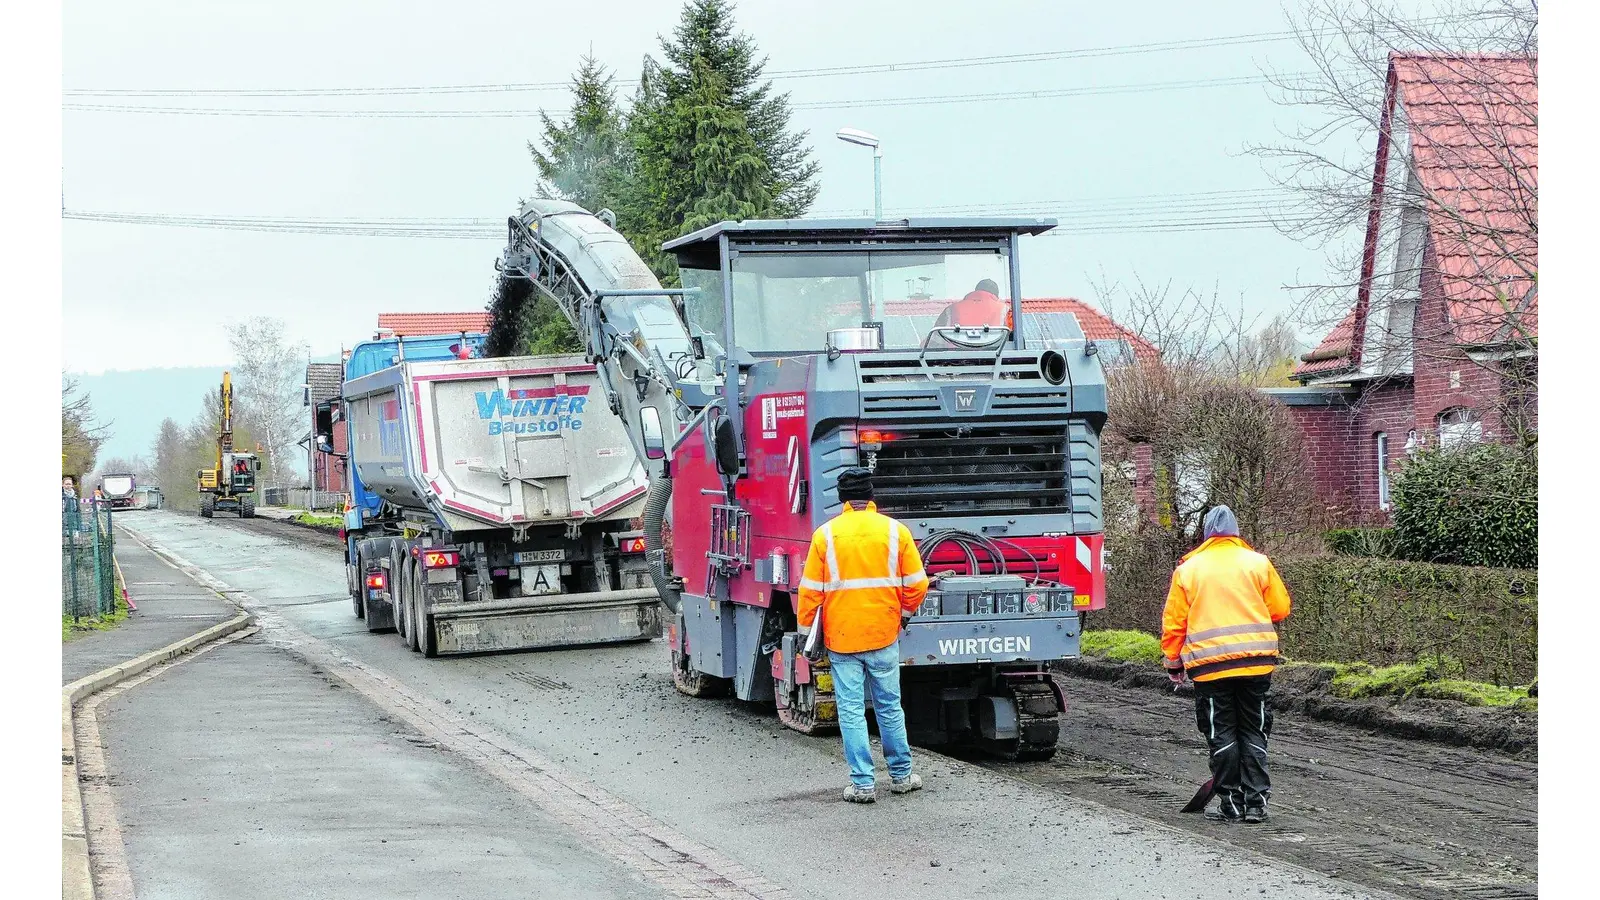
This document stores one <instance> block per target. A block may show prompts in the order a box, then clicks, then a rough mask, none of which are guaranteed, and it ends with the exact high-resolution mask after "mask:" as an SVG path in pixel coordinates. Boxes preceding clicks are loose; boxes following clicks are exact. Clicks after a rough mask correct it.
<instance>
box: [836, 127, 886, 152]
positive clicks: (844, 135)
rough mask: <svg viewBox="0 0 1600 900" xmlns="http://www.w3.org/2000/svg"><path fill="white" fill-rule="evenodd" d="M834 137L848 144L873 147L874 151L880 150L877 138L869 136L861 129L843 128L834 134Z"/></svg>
mask: <svg viewBox="0 0 1600 900" xmlns="http://www.w3.org/2000/svg"><path fill="white" fill-rule="evenodd" d="M834 137H836V138H838V139H839V140H841V141H844V142H845V143H846V144H857V145H859V146H862V147H871V148H872V149H874V150H876V149H878V138H877V136H876V135H872V134H868V133H867V132H865V131H862V130H861V129H859V128H841V129H839V130H838V131H837V132H835V133H834Z"/></svg>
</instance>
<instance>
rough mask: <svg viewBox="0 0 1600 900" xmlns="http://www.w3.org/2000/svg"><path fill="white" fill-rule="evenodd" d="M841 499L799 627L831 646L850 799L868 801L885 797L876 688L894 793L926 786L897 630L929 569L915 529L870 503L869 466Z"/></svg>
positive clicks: (820, 545) (807, 586) (814, 543)
mask: <svg viewBox="0 0 1600 900" xmlns="http://www.w3.org/2000/svg"><path fill="white" fill-rule="evenodd" d="M839 500H840V501H841V502H842V503H843V504H844V509H843V510H841V511H840V512H839V515H838V516H836V517H835V518H833V519H832V520H830V521H828V522H827V523H825V524H824V525H823V526H822V527H821V528H818V529H817V532H816V534H814V535H812V537H811V551H810V554H809V555H808V556H807V557H806V569H805V574H804V575H803V576H802V578H801V580H800V605H799V607H798V608H797V609H796V610H795V617H796V619H797V620H798V621H799V625H800V631H801V633H802V634H809V633H810V631H811V629H812V628H813V627H820V628H821V629H822V634H821V638H822V641H823V643H824V644H825V645H827V648H828V664H829V666H830V671H831V672H832V673H833V696H834V700H835V701H836V702H837V703H838V708H839V734H840V736H841V737H843V738H844V758H845V762H846V763H848V764H849V766H850V785H849V787H846V788H845V789H844V799H846V800H848V801H850V802H851V803H871V802H873V801H875V800H877V799H878V780H877V775H876V774H875V770H874V768H873V763H872V744H871V743H869V742H868V740H867V706H866V692H867V690H868V688H869V687H870V688H871V690H872V709H873V712H874V713H875V714H876V716H877V719H878V736H879V737H880V738H881V739H882V741H883V756H884V759H885V760H886V761H887V762H888V764H889V790H890V792H891V793H895V794H908V793H910V792H912V791H915V790H920V789H921V788H922V776H920V775H918V774H916V773H915V772H912V771H911V743H910V741H909V740H908V739H907V738H906V716H905V710H904V709H903V708H902V707H901V706H900V631H901V630H902V629H904V628H905V626H906V623H907V622H909V621H910V618H911V614H912V613H914V612H916V610H917V607H919V606H921V605H922V598H923V597H925V596H927V593H928V576H927V573H926V572H924V571H923V568H922V557H921V556H920V555H919V554H918V553H917V542H916V541H915V540H913V539H912V537H911V531H910V529H908V528H906V526H904V525H902V524H900V523H899V522H896V521H895V520H894V519H891V518H889V517H888V516H886V515H884V514H882V513H880V512H878V507H877V505H876V504H874V503H873V502H872V473H871V472H869V471H868V470H866V469H854V468H853V469H846V470H844V472H843V473H841V474H840V475H839Z"/></svg>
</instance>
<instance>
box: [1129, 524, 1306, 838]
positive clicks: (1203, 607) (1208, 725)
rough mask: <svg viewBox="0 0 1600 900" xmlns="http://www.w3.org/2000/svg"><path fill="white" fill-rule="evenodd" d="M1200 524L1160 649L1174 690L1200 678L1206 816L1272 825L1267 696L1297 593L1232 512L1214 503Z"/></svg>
mask: <svg viewBox="0 0 1600 900" xmlns="http://www.w3.org/2000/svg"><path fill="white" fill-rule="evenodd" d="M1202 528H1203V531H1202V534H1203V536H1204V538H1205V541H1204V542H1203V543H1202V544H1201V545H1200V546H1198V547H1196V548H1195V549H1193V550H1191V551H1189V553H1188V554H1187V555H1185V556H1184V557H1183V559H1182V560H1181V561H1180V562H1179V563H1178V568H1177V571H1175V572H1173V573H1172V587H1171V589H1170V590H1169V591H1168V592H1167V606H1166V610H1165V612H1164V613H1163V614H1162V628H1161V650H1162V653H1163V655H1164V656H1165V657H1166V659H1165V665H1166V668H1167V674H1168V676H1169V677H1170V678H1171V679H1172V683H1173V684H1182V683H1183V680H1184V678H1185V677H1187V678H1189V679H1191V680H1193V681H1194V703H1195V716H1196V719H1197V722H1198V724H1199V727H1200V733H1201V734H1202V735H1204V736H1205V739H1206V744H1207V746H1208V747H1209V749H1210V751H1211V779H1212V780H1211V784H1212V790H1213V792H1214V795H1215V796H1216V797H1217V800H1218V807H1217V809H1215V810H1207V812H1206V817H1207V818H1210V819H1215V820H1220V821H1224V822H1238V821H1241V820H1242V821H1244V822H1247V823H1250V824H1256V823H1259V822H1264V821H1266V819H1267V798H1268V796H1269V795H1270V794H1271V787H1272V783H1271V781H1269V780H1268V778H1267V735H1268V734H1271V733H1272V708H1271V705H1270V701H1269V699H1268V697H1267V694H1268V692H1269V691H1270V690H1271V688H1272V670H1273V668H1274V667H1276V665H1277V663H1278V631H1277V628H1276V627H1275V625H1276V623H1278V622H1281V621H1283V620H1284V619H1286V618H1288V617H1289V591H1288V589H1287V588H1285V587H1284V586H1283V579H1282V578H1280V577H1279V576H1278V570H1277V569H1276V568H1274V567H1273V565H1272V561H1271V560H1269V559H1267V558H1266V557H1265V556H1264V555H1262V554H1260V553H1257V552H1256V551H1255V550H1252V549H1251V548H1250V545H1249V544H1246V543H1245V542H1244V538H1242V537H1240V536H1239V521H1238V519H1237V518H1236V517H1235V516H1234V514H1233V510H1231V509H1229V508H1228V507H1226V506H1217V507H1213V508H1212V509H1211V511H1210V512H1208V513H1206V517H1205V520H1204V522H1203V523H1202ZM1196 799H1197V800H1198V799H1200V798H1198V797H1197V798H1196Z"/></svg>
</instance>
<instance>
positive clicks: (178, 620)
mask: <svg viewBox="0 0 1600 900" xmlns="http://www.w3.org/2000/svg"><path fill="white" fill-rule="evenodd" d="M116 546H117V550H116V555H117V563H118V564H119V565H120V566H121V567H122V576H123V578H125V579H127V587H128V595H129V596H130V597H132V598H133V603H134V605H135V606H137V607H139V611H138V612H134V613H129V615H128V618H127V620H125V621H123V622H121V623H119V624H118V625H117V626H116V627H115V628H111V629H109V630H107V631H90V632H86V633H84V634H80V635H78V636H76V637H74V638H73V639H72V640H70V641H67V642H65V643H63V644H62V645H61V683H62V684H67V683H69V682H73V681H77V680H78V679H79V678H82V677H84V676H85V675H92V674H94V673H95V672H98V671H100V670H101V669H105V668H108V667H110V666H115V665H120V664H121V663H125V662H127V661H128V660H130V659H133V658H134V657H136V656H141V655H143V654H146V653H149V652H150V651H152V650H159V649H161V648H162V647H165V646H167V645H168V644H173V643H176V642H178V641H181V640H183V639H184V638H186V637H188V636H190V635H192V634H198V633H199V632H202V631H204V630H206V629H207V628H210V627H211V626H213V625H216V624H217V623H219V622H226V621H227V620H229V619H231V618H233V617H234V616H236V615H238V614H239V610H238V608H237V607H235V606H234V605H233V604H231V603H229V602H227V601H226V600H224V599H222V598H221V597H219V596H217V594H216V592H215V591H212V590H210V589H208V588H204V587H201V586H200V585H198V584H195V583H194V581H193V580H191V579H190V578H189V577H188V576H187V575H184V574H183V573H182V572H179V571H178V570H177V569H174V568H172V567H171V566H169V565H167V563H166V561H165V560H163V559H162V558H161V557H159V556H157V555H155V554H154V553H152V552H150V551H149V550H147V549H145V547H144V545H143V544H140V543H139V542H138V541H136V540H134V539H133V538H131V537H129V536H128V534H127V532H122V531H119V532H118V533H117V545H116Z"/></svg>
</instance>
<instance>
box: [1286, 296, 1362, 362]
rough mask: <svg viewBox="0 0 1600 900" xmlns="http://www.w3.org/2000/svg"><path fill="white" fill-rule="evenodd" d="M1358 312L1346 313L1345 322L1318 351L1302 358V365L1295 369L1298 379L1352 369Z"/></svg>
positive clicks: (1319, 345)
mask: <svg viewBox="0 0 1600 900" xmlns="http://www.w3.org/2000/svg"><path fill="white" fill-rule="evenodd" d="M1355 333H1356V311H1355V310H1353V309H1352V310H1350V311H1349V312H1348V313H1345V317H1344V319H1343V321H1341V322H1340V323H1339V324H1338V325H1335V326H1334V327H1333V330H1332V331H1330V332H1328V336H1327V337H1325V338H1323V339H1322V343H1320V344H1318V345H1317V346H1316V349H1314V350H1312V351H1311V352H1310V353H1307V354H1305V355H1304V356H1302V357H1300V359H1301V363H1300V365H1298V366H1296V367H1295V370H1294V374H1295V376H1296V377H1305V376H1311V375H1324V374H1327V373H1330V372H1343V371H1346V370H1348V369H1349V368H1350V367H1351V362H1350V348H1351V346H1352V344H1353V343H1354V340H1355Z"/></svg>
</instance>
